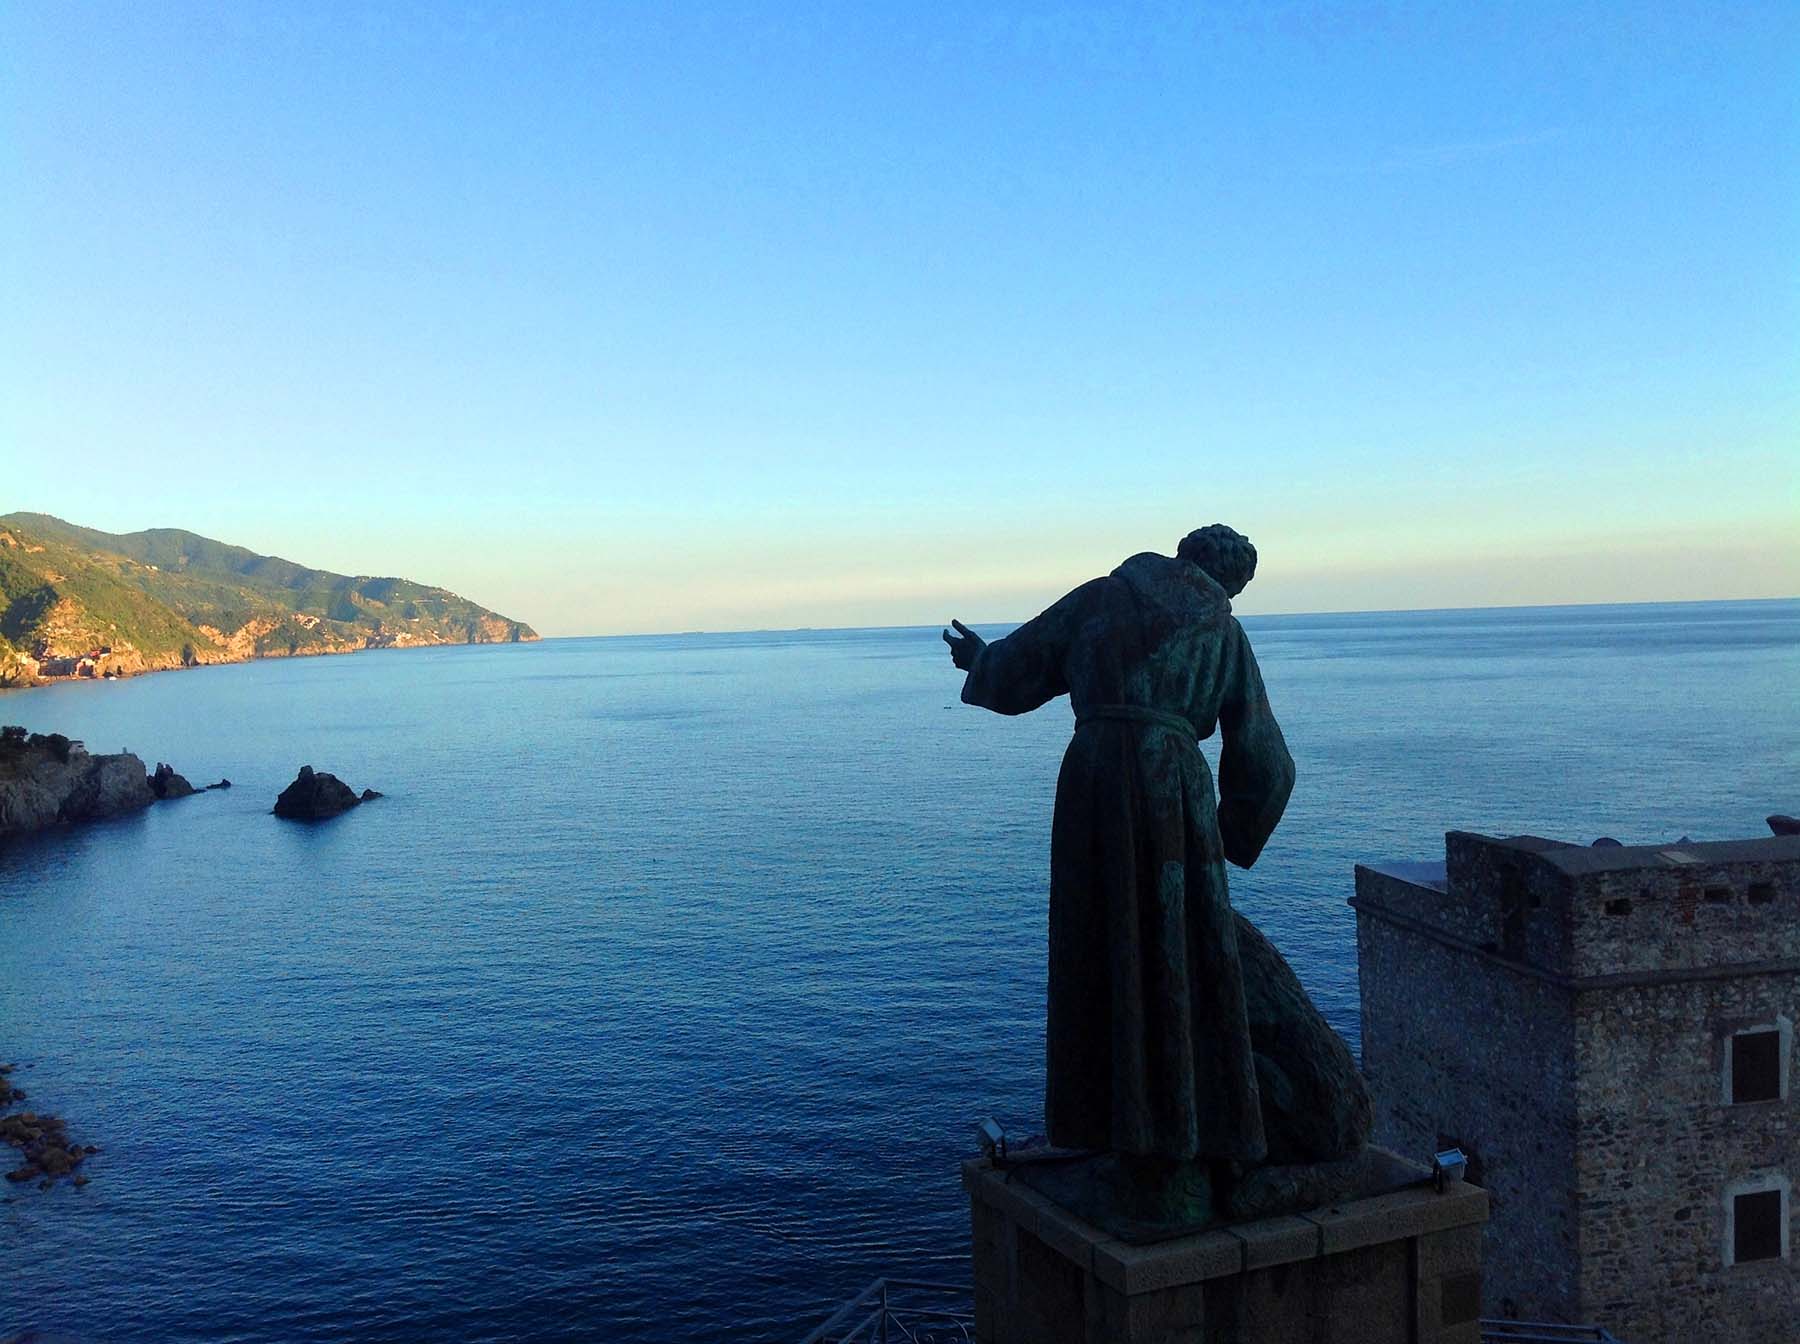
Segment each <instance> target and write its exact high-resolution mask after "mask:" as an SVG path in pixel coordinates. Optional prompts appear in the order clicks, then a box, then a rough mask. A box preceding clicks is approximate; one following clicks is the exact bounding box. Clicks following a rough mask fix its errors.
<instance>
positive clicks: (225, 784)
mask: <svg viewBox="0 0 1800 1344" xmlns="http://www.w3.org/2000/svg"><path fill="white" fill-rule="evenodd" d="M230 787H231V781H230V780H229V779H221V780H220V781H219V782H218V783H217V784H208V785H207V786H206V788H207V790H208V791H210V790H212V789H229V788H230Z"/></svg>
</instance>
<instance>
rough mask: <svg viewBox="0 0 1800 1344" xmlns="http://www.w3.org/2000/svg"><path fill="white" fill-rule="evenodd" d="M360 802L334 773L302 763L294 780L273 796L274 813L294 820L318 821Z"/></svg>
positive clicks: (344, 810) (333, 815)
mask: <svg viewBox="0 0 1800 1344" xmlns="http://www.w3.org/2000/svg"><path fill="white" fill-rule="evenodd" d="M361 802H362V799H361V798H359V797H357V796H356V790H355V789H353V788H351V787H350V786H349V785H348V784H346V783H344V781H343V780H341V779H339V778H338V777H337V776H336V775H329V774H326V773H325V772H324V771H322V770H314V769H313V768H312V767H311V766H310V765H303V766H301V767H300V773H299V774H298V775H296V776H295V777H294V782H293V783H292V784H290V785H288V786H287V787H286V788H285V789H283V790H282V791H281V797H279V798H277V799H276V800H275V815H276V816H278V817H291V818H293V819H294V820H296V821H321V820H323V819H324V818H326V817H335V816H337V814H338V813H340V812H348V811H349V810H350V809H351V808H353V807H355V806H357V805H358V804H359V803H361Z"/></svg>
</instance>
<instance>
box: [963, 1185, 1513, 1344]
mask: <svg viewBox="0 0 1800 1344" xmlns="http://www.w3.org/2000/svg"><path fill="white" fill-rule="evenodd" d="M1415 1170H1419V1172H1420V1182H1419V1183H1418V1184H1415V1185H1412V1186H1410V1187H1408V1188H1405V1189H1401V1190H1397V1191H1392V1192H1390V1193H1386V1194H1378V1195H1373V1196H1370V1197H1367V1198H1362V1199H1353V1200H1346V1201H1344V1202H1341V1203H1339V1204H1336V1205H1333V1206H1331V1207H1329V1208H1323V1209H1315V1210H1313V1211H1311V1212H1308V1213H1301V1214H1293V1215H1287V1216H1283V1217H1279V1218H1266V1219H1262V1220H1260V1221H1257V1222H1250V1223H1239V1224H1235V1225H1233V1226H1230V1227H1225V1228H1220V1229H1217V1230H1214V1231H1208V1232H1203V1233H1200V1234H1199V1235H1197V1236H1188V1237H1180V1238H1177V1239H1174V1240H1171V1241H1163V1242H1156V1243H1153V1244H1149V1245H1129V1244H1127V1243H1125V1242H1123V1241H1120V1240H1118V1239H1116V1238H1114V1237H1111V1236H1109V1235H1108V1234H1107V1233H1105V1232H1103V1231H1101V1230H1100V1229H1098V1228H1096V1227H1094V1226H1092V1225H1091V1224H1089V1223H1086V1222H1083V1221H1082V1220H1080V1219H1079V1218H1076V1217H1075V1216H1074V1215H1072V1214H1071V1213H1069V1212H1068V1211H1067V1210H1066V1209H1064V1208H1063V1207H1062V1206H1061V1205H1059V1204H1056V1203H1053V1202H1052V1201H1050V1200H1048V1199H1046V1198H1045V1197H1044V1196H1042V1195H1040V1194H1038V1193H1037V1192H1035V1191H1033V1190H1030V1189H1028V1188H1027V1187H1026V1186H1025V1185H1024V1184H1022V1183H1021V1182H1019V1181H1016V1180H1011V1179H1009V1173H1008V1172H1006V1171H1003V1170H996V1169H995V1168H994V1167H993V1166H992V1164H991V1163H989V1162H987V1161H971V1162H966V1163H964V1164H963V1184H964V1186H965V1187H967V1189H968V1191H969V1200H970V1205H971V1217H972V1219H973V1223H974V1252H975V1328H976V1335H977V1338H978V1339H979V1340H980V1341H981V1344H1480V1337H1481V1332H1480V1327H1479V1324H1478V1322H1477V1319H1476V1317H1477V1314H1478V1309H1479V1306H1480V1302H1481V1233H1482V1228H1483V1226H1484V1225H1485V1224H1486V1222H1487V1216H1488V1197H1487V1192H1486V1191H1484V1190H1480V1189H1477V1188H1476V1187H1474V1186H1472V1185H1466V1184H1464V1183H1462V1182H1460V1181H1453V1182H1451V1183H1450V1184H1449V1185H1448V1186H1447V1187H1446V1189H1445V1190H1444V1192H1443V1193H1442V1194H1439V1193H1438V1192H1437V1191H1435V1190H1434V1189H1433V1188H1432V1187H1431V1185H1430V1183H1429V1182H1428V1181H1427V1180H1425V1179H1424V1172H1423V1170H1422V1169H1417V1168H1415Z"/></svg>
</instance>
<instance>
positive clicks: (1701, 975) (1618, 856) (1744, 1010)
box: [1351, 832, 1800, 1344]
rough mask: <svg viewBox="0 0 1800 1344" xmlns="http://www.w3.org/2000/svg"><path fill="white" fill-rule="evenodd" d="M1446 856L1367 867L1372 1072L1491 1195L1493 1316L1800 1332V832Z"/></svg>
mask: <svg viewBox="0 0 1800 1344" xmlns="http://www.w3.org/2000/svg"><path fill="white" fill-rule="evenodd" d="M1445 851H1446V853H1445V862H1444V863H1442V864H1437V863H1396V864H1374V865H1368V866H1359V867H1358V868H1357V870H1356V896H1355V898H1354V899H1353V900H1352V902H1351V904H1352V905H1353V906H1354V907H1355V909H1356V923H1357V956H1358V961H1359V965H1360V971H1361V979H1362V1024H1363V1026H1362V1040H1363V1069H1364V1072H1365V1074H1366V1075H1367V1077H1368V1080H1369V1085H1370V1089H1371V1092H1372V1093H1373V1095H1374V1100H1375V1108H1376V1120H1375V1140H1376V1142H1378V1143H1381V1144H1383V1145H1385V1146H1388V1147H1391V1148H1394V1149H1396V1150H1398V1151H1400V1152H1403V1153H1425V1152H1429V1151H1432V1150H1433V1149H1436V1148H1443V1147H1448V1146H1456V1147H1460V1148H1462V1149H1463V1150H1464V1151H1465V1152H1466V1153H1468V1154H1469V1156H1470V1158H1471V1162H1470V1170H1469V1179H1470V1180H1471V1181H1472V1182H1473V1183H1475V1184H1477V1185H1481V1186H1484V1187H1485V1188H1486V1189H1487V1190H1488V1192H1489V1194H1490V1196H1491V1197H1492V1201H1493V1208H1492V1220H1491V1222H1490V1223H1489V1225H1488V1232H1487V1244H1486V1256H1485V1269H1484V1273H1485V1276H1486V1277H1485V1283H1484V1287H1483V1293H1482V1300H1483V1314H1484V1315H1487V1316H1505V1317H1513V1318H1523V1319H1536V1320H1550V1321H1564V1322H1571V1323H1573V1322H1595V1323H1598V1324H1600V1325H1603V1326H1605V1327H1606V1328H1607V1329H1609V1330H1611V1331H1612V1332H1613V1333H1614V1334H1615V1335H1617V1336H1619V1337H1620V1338H1622V1339H1625V1340H1628V1341H1631V1344H1657V1341H1683V1342H1685V1341H1690V1340H1713V1339H1718V1340H1724V1339H1729V1340H1733V1341H1741V1342H1742V1344H1778V1342H1779V1344H1794V1341H1796V1340H1800V1273H1797V1272H1796V1267H1795V1260H1794V1259H1793V1254H1794V1249H1795V1246H1794V1234H1793V1228H1794V1223H1795V1217H1796V1209H1795V1201H1794V1198H1793V1185H1794V1182H1795V1180H1796V1178H1797V1177H1800V1112H1797V1111H1796V1108H1795V1103H1794V1101H1793V1094H1792V1081H1793V1079H1792V1074H1793V1030H1794V1022H1795V1020H1796V1018H1800V836H1774V837H1771V838H1768V839H1756V840H1742V841H1728V842H1722V843H1707V844H1696V843H1688V842H1681V843H1678V844H1675V845H1660V846H1641V847H1623V846H1608V847H1592V848H1590V847H1587V846H1579V845H1569V844H1564V843H1561V842H1558V841H1554V840H1542V839H1538V838H1535V837H1531V836H1519V837H1514V838H1512V839H1506V840H1497V839H1491V838H1489V837H1486V836H1480V835H1471V834H1466V833H1462V832H1451V833H1450V834H1449V835H1448V836H1446V837H1445Z"/></svg>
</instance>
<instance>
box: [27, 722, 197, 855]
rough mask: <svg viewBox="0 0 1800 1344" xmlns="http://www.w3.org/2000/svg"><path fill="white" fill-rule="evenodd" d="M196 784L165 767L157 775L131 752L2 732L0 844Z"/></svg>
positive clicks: (53, 736)
mask: <svg viewBox="0 0 1800 1344" xmlns="http://www.w3.org/2000/svg"><path fill="white" fill-rule="evenodd" d="M194 792H196V790H195V789H194V787H193V786H192V785H191V784H189V783H188V782H187V780H185V779H183V778H182V777H181V776H180V775H178V774H176V773H175V772H174V770H173V769H171V768H170V767H168V766H166V765H162V764H160V763H159V764H158V765H157V767H156V773H155V774H154V775H152V774H150V773H148V772H147V771H146V770H145V769H144V763H143V761H142V760H140V759H139V758H138V757H137V756H135V755H133V754H132V753H131V752H129V751H121V752H116V753H114V754H112V755H105V756H96V755H94V754H92V753H91V752H89V751H88V749H87V748H86V747H85V746H83V745H82V744H81V743H80V742H77V741H75V740H73V739H72V738H68V737H64V736H63V735H62V734H61V733H48V734H44V733H32V734H30V735H29V736H27V734H26V732H25V730H24V729H23V728H18V727H8V728H6V729H4V730H3V731H0V844H4V843H5V842H6V841H7V840H9V839H11V838H12V837H14V836H17V835H24V834H27V833H29V832H32V831H41V830H43V829H45V828H46V827H49V826H56V825H60V824H63V823H79V822H86V821H101V820H104V819H105V818H107V817H116V816H119V815H121V814H123V813H126V812H135V811H137V810H138V809H139V808H142V807H148V806H150V804H151V803H154V802H160V801H162V800H164V799H170V798H183V797H186V796H187V795H188V794H191V793H194Z"/></svg>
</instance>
